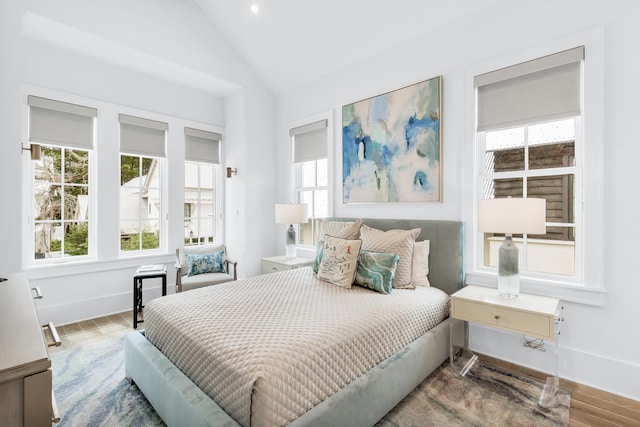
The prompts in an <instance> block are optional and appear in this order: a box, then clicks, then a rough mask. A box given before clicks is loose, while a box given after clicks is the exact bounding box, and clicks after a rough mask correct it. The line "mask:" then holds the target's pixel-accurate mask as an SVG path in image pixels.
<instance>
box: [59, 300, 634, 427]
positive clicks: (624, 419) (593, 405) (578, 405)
mask: <svg viewBox="0 0 640 427" xmlns="http://www.w3.org/2000/svg"><path fill="white" fill-rule="evenodd" d="M143 328H144V323H142V324H139V325H138V329H143ZM57 329H58V334H59V335H60V340H61V341H62V345H61V346H59V347H50V348H49V349H50V352H51V353H55V352H58V351H64V350H69V349H72V348H75V347H81V346H83V345H88V344H93V343H96V342H99V341H103V340H106V339H109V338H117V337H119V336H121V335H124V334H126V333H127V332H130V331H132V330H133V313H132V312H131V311H128V312H124V313H118V314H112V315H110V316H106V317H99V318H97V319H92V320H85V321H83V322H79V323H72V324H69V325H64V326H58V328H57ZM479 356H480V361H481V362H482V363H485V364H487V365H493V366H497V367H500V368H503V369H507V370H510V371H513V372H516V373H518V374H520V375H525V376H528V377H531V378H535V379H537V380H539V381H541V382H544V381H545V379H546V376H547V375H546V374H543V373H541V372H537V371H534V370H531V369H528V368H524V367H522V366H519V365H515V364H513V363H509V362H505V361H503V360H500V359H494V358H492V357H489V356H484V355H479ZM560 387H561V388H563V389H565V390H567V391H569V393H571V412H570V415H569V425H570V426H571V427H587V426H588V427H600V426H632V427H636V426H637V427H640V402H638V401H635V400H631V399H627V398H624V397H620V396H616V395H614V394H611V393H606V392H603V391H600V390H597V389H594V388H591V387H587V386H584V385H581V384H577V383H574V382H571V381H566V380H560Z"/></svg>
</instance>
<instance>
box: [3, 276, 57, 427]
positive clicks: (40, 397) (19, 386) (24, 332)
mask: <svg viewBox="0 0 640 427" xmlns="http://www.w3.org/2000/svg"><path fill="white" fill-rule="evenodd" d="M5 278H6V279H7V280H5V281H2V282H0V343H2V344H1V345H2V351H0V425H2V426H27V427H31V426H47V427H51V422H52V421H57V418H58V417H57V414H54V413H55V412H57V409H55V403H54V400H53V394H52V385H51V381H52V374H51V359H49V353H48V351H47V344H46V342H45V339H44V336H43V328H42V326H41V325H40V321H39V320H38V313H37V311H36V307H35V304H34V301H33V294H32V291H31V288H30V286H29V282H28V280H27V279H26V277H25V275H24V274H12V275H8V276H5ZM49 326H50V325H47V327H49ZM51 327H52V325H51ZM53 330H54V331H55V328H54V329H53ZM53 334H54V336H55V335H57V334H56V333H55V332H53Z"/></svg>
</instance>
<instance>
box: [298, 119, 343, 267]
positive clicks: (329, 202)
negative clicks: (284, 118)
mask: <svg viewBox="0 0 640 427" xmlns="http://www.w3.org/2000/svg"><path fill="white" fill-rule="evenodd" d="M321 120H326V121H327V198H328V200H327V211H328V215H329V216H331V215H332V213H333V204H334V193H333V191H332V189H333V188H334V187H333V176H334V171H335V169H334V166H333V162H331V161H330V159H333V155H334V144H333V111H325V112H322V113H318V114H315V115H313V116H307V117H305V118H302V119H299V120H296V121H294V122H291V123H289V126H288V129H294V128H297V127H300V126H304V125H308V124H310V123H314V122H319V121H321ZM288 144H289V145H288V146H287V147H288V148H287V150H288V151H287V154H288V162H289V200H290V201H292V202H296V203H297V200H298V197H297V194H296V192H297V183H296V165H295V163H293V137H290V138H289V142H288ZM297 248H298V249H301V250H302V251H305V250H308V251H311V252H314V253H315V247H314V246H310V245H297ZM303 254H305V252H303ZM298 255H300V254H298ZM307 255H309V254H307ZM309 256H313V255H309Z"/></svg>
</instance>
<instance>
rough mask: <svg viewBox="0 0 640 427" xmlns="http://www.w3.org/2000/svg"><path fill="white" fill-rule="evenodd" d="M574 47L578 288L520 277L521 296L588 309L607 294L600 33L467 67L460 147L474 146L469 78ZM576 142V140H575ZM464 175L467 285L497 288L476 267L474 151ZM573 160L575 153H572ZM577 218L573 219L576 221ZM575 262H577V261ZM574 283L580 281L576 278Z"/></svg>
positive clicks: (492, 275) (467, 155) (467, 152)
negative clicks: (580, 143) (578, 58)
mask: <svg viewBox="0 0 640 427" xmlns="http://www.w3.org/2000/svg"><path fill="white" fill-rule="evenodd" d="M579 45H584V46H585V61H584V74H583V85H584V86H583V94H584V97H583V114H582V117H583V120H584V127H581V126H577V130H576V132H577V133H578V132H582V130H583V129H584V136H583V140H584V149H585V153H579V154H580V157H581V158H582V159H584V160H583V163H584V166H582V167H581V169H582V170H586V171H587V173H586V174H582V173H579V174H577V175H576V179H582V180H583V187H582V188H583V194H582V197H581V198H582V206H576V208H577V209H582V215H580V216H581V221H583V224H585V227H584V228H583V231H584V233H583V236H582V237H583V243H582V245H581V247H582V248H584V253H578V252H577V253H576V258H577V263H576V266H577V267H578V268H579V266H580V265H582V267H583V268H582V272H581V273H580V274H581V275H582V279H581V281H580V282H579V283H576V282H571V281H560V280H549V279H547V278H542V277H535V276H533V275H530V276H528V277H521V279H520V286H521V290H522V292H525V293H532V294H539V295H546V296H552V297H556V298H559V299H561V300H563V301H572V302H578V303H583V304H588V305H596V306H602V305H604V296H605V294H606V289H605V283H604V241H605V240H604V185H603V178H604V161H603V159H604V147H605V140H604V110H603V106H604V102H603V99H604V29H603V28H602V27H597V28H594V29H590V30H587V31H584V32H580V33H576V34H573V35H570V36H567V37H564V38H562V39H558V40H554V41H551V42H548V43H545V44H544V45H540V46H536V47H532V48H527V49H521V50H519V51H517V52H515V53H512V54H508V55H504V56H501V57H499V58H495V59H492V60H490V61H487V62H484V63H481V64H477V65H474V66H471V67H469V68H467V69H466V70H465V77H464V79H465V85H464V86H465V88H466V89H465V117H466V119H465V137H464V144H474V147H475V140H476V123H475V117H476V114H475V109H476V89H475V87H474V77H475V76H477V75H480V74H483V73H486V72H489V71H493V70H496V69H500V68H503V67H507V66H510V65H513V64H518V63H521V62H525V61H529V60H532V59H536V58H540V57H543V56H546V55H550V54H553V53H556V52H560V51H563V50H566V49H570V48H573V47H576V46H579ZM576 137H579V135H576ZM463 152H464V153H465V154H464V159H463V163H464V165H465V167H464V168H463V170H464V171H465V172H464V179H463V182H464V189H463V194H462V197H463V204H464V220H465V222H466V224H467V226H466V230H467V231H466V233H465V247H466V248H467V255H466V260H465V269H466V272H467V273H466V283H467V284H474V285H481V286H489V287H497V273H495V269H493V271H492V269H489V268H485V267H481V266H479V265H477V264H478V259H479V258H478V247H479V246H478V240H479V233H476V232H475V231H474V230H475V229H476V224H477V212H476V210H477V208H476V206H477V198H478V192H477V189H478V182H477V169H476V165H477V164H479V163H478V162H479V159H478V152H477V150H475V149H473V150H463ZM576 154H577V155H578V153H576ZM578 215H579V214H578V213H577V214H576V217H577V216H578ZM578 258H579V259H578ZM577 277H580V275H578V274H577Z"/></svg>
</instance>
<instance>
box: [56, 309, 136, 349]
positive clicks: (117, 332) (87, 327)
mask: <svg viewBox="0 0 640 427" xmlns="http://www.w3.org/2000/svg"><path fill="white" fill-rule="evenodd" d="M56 329H57V330H58V335H60V341H62V345H61V346H58V347H49V353H56V352H60V351H64V350H70V349H72V348H76V347H82V346H83V345H89V344H94V343H97V342H100V341H104V340H106V339H109V338H117V337H120V336H122V335H124V334H126V333H127V332H131V331H133V312H132V311H126V312H124V313H116V314H112V315H109V316H105V317H98V318H97V319H90V320H85V321H83V322H78V323H71V324H69V325H64V326H57V327H56ZM138 329H144V323H139V324H138Z"/></svg>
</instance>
